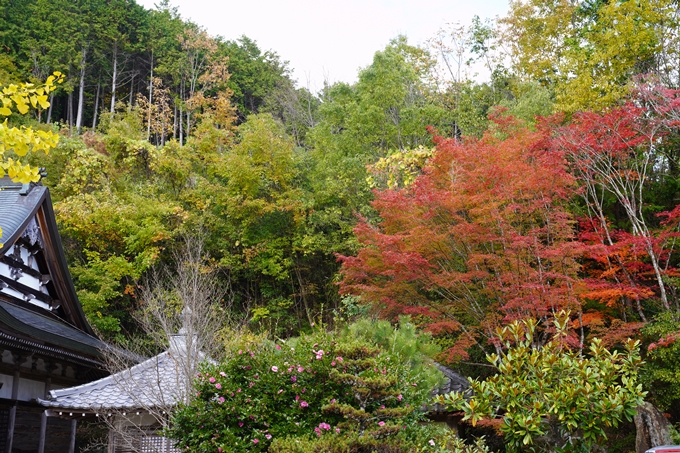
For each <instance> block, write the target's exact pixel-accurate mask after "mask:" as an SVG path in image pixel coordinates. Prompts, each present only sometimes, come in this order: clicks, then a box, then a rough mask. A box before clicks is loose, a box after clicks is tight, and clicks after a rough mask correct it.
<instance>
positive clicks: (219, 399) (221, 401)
mask: <svg viewBox="0 0 680 453" xmlns="http://www.w3.org/2000/svg"><path fill="white" fill-rule="evenodd" d="M217 403H218V404H222V403H224V397H223V396H220V397H219V398H218V399H217Z"/></svg>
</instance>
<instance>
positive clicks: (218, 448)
mask: <svg viewBox="0 0 680 453" xmlns="http://www.w3.org/2000/svg"><path fill="white" fill-rule="evenodd" d="M187 448H189V447H187ZM217 451H219V452H223V451H224V450H222V447H217Z"/></svg>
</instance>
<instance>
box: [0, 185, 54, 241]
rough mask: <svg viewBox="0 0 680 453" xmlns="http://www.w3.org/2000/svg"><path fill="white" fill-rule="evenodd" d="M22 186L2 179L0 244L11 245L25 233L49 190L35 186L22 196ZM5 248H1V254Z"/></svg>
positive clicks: (0, 186)
mask: <svg viewBox="0 0 680 453" xmlns="http://www.w3.org/2000/svg"><path fill="white" fill-rule="evenodd" d="M21 188H22V185H21V184H19V183H13V182H12V181H11V180H10V179H9V178H7V177H4V178H0V213H2V215H0V228H1V229H2V235H0V244H5V247H6V246H8V245H11V242H12V239H14V237H15V236H16V235H17V234H20V233H21V232H22V231H23V227H25V226H26V224H27V223H28V222H29V221H30V220H31V219H32V218H33V214H35V212H36V211H37V210H38V208H39V207H40V205H41V204H42V202H43V200H44V199H45V195H46V191H47V188H45V187H43V186H34V187H33V188H32V189H31V191H30V192H28V194H26V195H21V194H20V192H21ZM2 250H3V247H1V246H0V253H1V252H2Z"/></svg>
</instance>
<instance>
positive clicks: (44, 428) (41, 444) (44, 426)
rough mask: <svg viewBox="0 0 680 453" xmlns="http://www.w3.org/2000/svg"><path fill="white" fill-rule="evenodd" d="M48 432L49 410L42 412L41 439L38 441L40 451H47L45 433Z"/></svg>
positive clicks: (43, 452) (41, 452) (42, 452)
mask: <svg viewBox="0 0 680 453" xmlns="http://www.w3.org/2000/svg"><path fill="white" fill-rule="evenodd" d="M46 433H47V411H43V413H42V414H40V441H39V442H38V453H45V434H46Z"/></svg>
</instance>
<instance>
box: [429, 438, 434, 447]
mask: <svg viewBox="0 0 680 453" xmlns="http://www.w3.org/2000/svg"><path fill="white" fill-rule="evenodd" d="M429 443H430V445H432V446H433V447H434V440H432V439H430V442H429Z"/></svg>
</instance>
